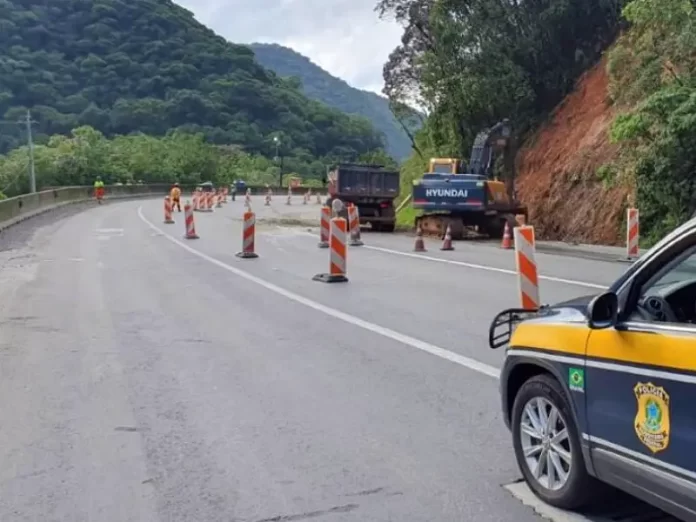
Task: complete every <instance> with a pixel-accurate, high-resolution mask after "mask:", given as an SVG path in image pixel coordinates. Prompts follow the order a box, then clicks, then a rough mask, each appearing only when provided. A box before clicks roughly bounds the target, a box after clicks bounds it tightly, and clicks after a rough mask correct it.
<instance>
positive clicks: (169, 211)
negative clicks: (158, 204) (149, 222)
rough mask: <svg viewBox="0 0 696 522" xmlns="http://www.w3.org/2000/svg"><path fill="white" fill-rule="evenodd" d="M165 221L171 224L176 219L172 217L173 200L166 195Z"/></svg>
mask: <svg viewBox="0 0 696 522" xmlns="http://www.w3.org/2000/svg"><path fill="white" fill-rule="evenodd" d="M164 222H165V223H166V224H167V225H171V224H172V223H174V222H175V221H174V220H173V219H172V200H171V199H170V198H169V196H165V197H164Z"/></svg>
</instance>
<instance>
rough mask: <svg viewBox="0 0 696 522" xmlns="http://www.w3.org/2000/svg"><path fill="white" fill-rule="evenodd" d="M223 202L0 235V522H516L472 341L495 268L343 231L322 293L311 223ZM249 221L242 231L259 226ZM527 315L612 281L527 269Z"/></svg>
mask: <svg viewBox="0 0 696 522" xmlns="http://www.w3.org/2000/svg"><path fill="white" fill-rule="evenodd" d="M258 201H259V199H258V198H257V199H256V200H255V203H254V208H255V210H257V212H258V219H259V220H260V223H259V225H258V226H257V252H258V253H259V255H260V257H259V258H258V259H254V260H243V259H239V258H237V257H235V256H234V253H235V252H237V251H238V250H240V248H241V221H240V219H241V213H242V203H241V201H240V198H238V200H237V201H236V202H235V203H230V204H228V205H226V206H225V207H224V208H223V209H220V210H218V211H216V212H214V213H212V214H200V213H196V214H195V217H196V227H197V231H198V233H199V235H200V236H201V238H200V239H199V240H197V241H186V240H184V239H183V238H182V236H183V232H184V225H183V214H176V215H175V219H176V221H177V222H176V224H174V225H165V224H163V223H162V221H163V219H162V213H161V203H160V202H159V201H136V202H124V203H112V204H107V205H104V206H102V207H95V208H90V209H88V210H86V211H83V212H80V213H77V212H76V211H66V212H64V214H63V215H62V216H61V219H57V220H55V221H53V219H54V218H51V217H46V216H42V217H41V218H37V220H32V221H29V222H27V223H23V224H21V225H18V226H17V227H15V228H13V229H10V231H8V232H7V233H6V234H4V235H3V236H0V291H1V292H2V300H0V412H2V413H0V419H1V422H2V428H1V429H0V462H2V464H3V465H2V466H1V467H0V520H2V521H3V522H5V521H27V522H28V521H32V522H33V521H36V520H41V521H42V522H52V521H61V522H63V521H71V522H82V521H85V522H86V521H90V522H92V521H99V522H112V521H113V522H130V521H133V522H144V521H153V522H155V521H156V522H175V521H186V522H217V521H220V522H222V521H224V522H230V521H243V522H274V521H275V522H285V521H304V520H309V519H317V520H321V521H322V522H334V521H360V522H367V521H375V522H377V521H379V522H382V521H384V522H386V521H398V522H411V521H413V522H424V521H428V522H429V521H432V522H449V521H452V522H454V521H457V522H459V521H469V520H471V521H474V520H475V521H476V522H494V521H515V522H538V521H539V520H541V519H540V518H539V516H538V515H537V514H535V513H534V511H533V510H532V509H530V508H528V507H526V506H524V505H523V504H522V503H521V502H520V501H519V500H517V499H515V498H513V497H512V496H511V495H510V494H509V493H508V491H506V490H505V489H503V487H502V486H503V485H505V484H509V483H511V482H513V481H514V480H516V479H518V478H519V476H520V475H519V472H518V470H517V469H516V465H515V462H514V457H513V454H512V450H511V447H510V446H511V445H510V437H509V434H508V433H507V431H506V430H505V428H504V425H503V423H502V420H501V415H500V413H499V411H500V406H499V399H498V394H497V380H496V378H495V375H496V371H497V368H498V367H499V366H500V364H501V361H502V356H503V354H502V353H501V352H495V351H491V350H489V349H488V348H487V345H486V338H487V328H488V323H489V322H490V320H491V318H492V317H493V315H494V314H495V313H496V312H498V311H499V310H500V309H502V308H505V307H508V306H516V305H517V304H518V299H517V294H516V279H515V276H514V274H513V273H511V271H512V269H513V268H514V261H513V257H512V253H511V252H508V251H501V250H500V249H498V248H496V247H495V246H492V245H467V244H463V243H457V244H456V245H455V246H456V249H457V250H456V251H454V252H440V251H439V250H438V249H437V248H438V246H439V245H438V244H437V242H435V241H432V240H428V241H427V243H428V247H429V250H430V252H428V253H427V254H424V255H422V256H420V257H414V254H413V252H412V238H408V237H404V236H392V235H378V234H369V233H365V234H364V235H363V240H364V241H365V242H366V246H364V247H357V248H351V249H350V251H349V257H348V277H349V279H350V282H349V283H348V284H344V285H325V284H322V283H318V282H314V281H312V280H311V278H312V276H313V275H314V274H316V273H319V272H325V271H326V270H327V269H328V253H327V251H326V250H321V249H318V248H317V246H316V242H317V237H316V233H315V232H316V230H315V229H314V228H313V227H311V226H293V225H296V224H297V222H298V221H297V220H300V221H304V220H310V221H309V222H308V223H311V220H312V219H314V217H316V216H317V215H318V212H319V211H318V206H316V205H314V203H312V204H310V205H309V206H303V205H301V204H299V201H300V200H299V198H296V200H295V204H294V205H293V206H291V207H286V206H284V205H283V203H282V201H283V200H279V198H275V201H274V203H273V204H274V207H273V208H270V209H269V208H265V207H263V206H262V204H261V203H259V202H258ZM268 218H271V220H270V221H266V222H263V220H264V219H268ZM538 263H539V266H540V273H541V274H542V275H543V276H544V277H545V278H546V279H543V280H542V282H541V284H542V287H541V292H542V298H543V300H544V301H556V300H560V299H566V298H571V297H574V296H577V295H582V294H586V293H592V292H596V291H597V289H598V288H601V287H602V286H603V285H606V284H608V283H610V282H611V281H612V279H613V278H614V277H615V276H616V275H617V274H618V273H620V271H622V270H624V269H625V266H622V265H620V264H616V263H603V262H597V261H589V260H586V259H585V260H583V259H572V258H568V257H559V256H551V255H539V256H538Z"/></svg>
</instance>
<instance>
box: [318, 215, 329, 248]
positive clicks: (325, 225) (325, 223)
mask: <svg viewBox="0 0 696 522" xmlns="http://www.w3.org/2000/svg"><path fill="white" fill-rule="evenodd" d="M330 227H331V209H330V208H329V207H321V224H320V226H319V244H318V245H317V246H318V247H319V248H329V236H330V235H331V231H330Z"/></svg>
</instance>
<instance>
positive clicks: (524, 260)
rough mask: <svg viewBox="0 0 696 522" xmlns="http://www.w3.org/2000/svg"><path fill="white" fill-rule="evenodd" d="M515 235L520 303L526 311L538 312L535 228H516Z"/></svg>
mask: <svg viewBox="0 0 696 522" xmlns="http://www.w3.org/2000/svg"><path fill="white" fill-rule="evenodd" d="M514 235H515V240H514V241H515V259H516V262H517V279H518V284H519V291H520V302H521V304H522V308H524V309H525V310H537V309H538V308H539V306H540V303H541V301H540V300H539V276H538V273H537V265H536V259H535V251H536V240H535V238H534V227H532V226H523V227H515V229H514Z"/></svg>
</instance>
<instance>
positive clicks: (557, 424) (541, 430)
mask: <svg viewBox="0 0 696 522" xmlns="http://www.w3.org/2000/svg"><path fill="white" fill-rule="evenodd" d="M511 420H512V424H511V426H512V438H513V446H514V449H515V457H516V458H517V464H518V466H519V468H520V471H521V472H522V475H523V476H524V479H525V481H526V482H527V484H528V485H529V487H530V488H531V489H532V491H534V493H535V494H536V495H537V496H538V497H539V498H540V499H541V500H543V501H544V502H546V503H548V504H551V505H552V506H555V507H558V508H561V509H571V510H573V509H579V508H582V507H584V506H586V505H587V504H588V503H589V502H590V501H591V500H592V499H593V496H594V494H595V491H596V485H597V483H596V482H595V479H593V478H592V477H590V475H589V474H588V473H587V469H586V468H585V462H584V458H583V456H582V450H581V446H580V439H579V437H578V429H577V426H576V424H575V419H574V417H573V413H572V411H571V409H570V406H569V403H568V400H567V399H566V396H565V393H564V391H563V388H562V387H561V385H560V384H559V383H558V381H557V380H556V379H554V378H553V377H551V376H550V375H537V376H535V377H532V378H531V379H529V380H528V381H527V382H525V383H524V384H523V385H522V387H521V388H520V389H519V391H518V393H517V396H516V397H515V402H514V404H513V407H512V419H511Z"/></svg>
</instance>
